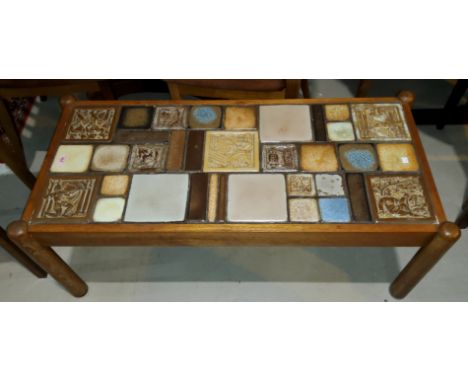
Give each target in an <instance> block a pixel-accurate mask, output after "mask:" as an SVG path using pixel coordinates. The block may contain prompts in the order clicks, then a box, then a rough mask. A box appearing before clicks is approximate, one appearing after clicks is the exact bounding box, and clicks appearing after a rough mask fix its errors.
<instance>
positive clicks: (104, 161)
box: [91, 145, 130, 172]
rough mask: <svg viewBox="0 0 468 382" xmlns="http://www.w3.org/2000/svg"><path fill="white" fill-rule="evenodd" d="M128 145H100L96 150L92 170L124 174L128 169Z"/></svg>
mask: <svg viewBox="0 0 468 382" xmlns="http://www.w3.org/2000/svg"><path fill="white" fill-rule="evenodd" d="M129 150H130V148H129V147H128V145H99V146H97V147H96V150H94V155H93V161H92V162H91V170H93V171H109V172H122V171H123V170H125V168H126V167H127V159H128V152H129Z"/></svg>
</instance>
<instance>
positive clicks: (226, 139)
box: [203, 131, 259, 172]
mask: <svg viewBox="0 0 468 382" xmlns="http://www.w3.org/2000/svg"><path fill="white" fill-rule="evenodd" d="M258 170H259V143H258V133H257V132H247V131H246V132H236V131H230V132H218V131H208V132H207V133H206V138H205V150H204V158H203V171H205V172H253V171H258Z"/></svg>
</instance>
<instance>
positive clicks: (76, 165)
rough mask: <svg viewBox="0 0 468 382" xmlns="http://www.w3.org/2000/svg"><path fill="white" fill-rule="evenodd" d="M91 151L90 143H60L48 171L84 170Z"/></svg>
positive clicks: (86, 167) (87, 164)
mask: <svg viewBox="0 0 468 382" xmlns="http://www.w3.org/2000/svg"><path fill="white" fill-rule="evenodd" d="M92 153H93V146H92V145H60V146H59V148H58V150H57V153H56V154H55V157H54V160H53V162H52V166H51V167H50V171H51V172H85V171H86V170H87V169H88V166H89V162H90V160H91V155H92Z"/></svg>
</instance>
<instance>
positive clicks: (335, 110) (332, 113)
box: [325, 105, 350, 121]
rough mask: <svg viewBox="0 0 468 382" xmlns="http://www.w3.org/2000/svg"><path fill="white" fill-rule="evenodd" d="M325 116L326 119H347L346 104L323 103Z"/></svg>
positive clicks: (347, 108)
mask: <svg viewBox="0 0 468 382" xmlns="http://www.w3.org/2000/svg"><path fill="white" fill-rule="evenodd" d="M325 116H326V117H327V121H347V120H349V117H350V114H349V107H348V105H325Z"/></svg>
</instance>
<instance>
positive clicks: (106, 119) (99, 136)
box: [65, 108, 115, 141]
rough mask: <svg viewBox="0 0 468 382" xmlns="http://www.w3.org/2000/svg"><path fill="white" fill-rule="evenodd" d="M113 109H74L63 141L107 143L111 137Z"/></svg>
mask: <svg viewBox="0 0 468 382" xmlns="http://www.w3.org/2000/svg"><path fill="white" fill-rule="evenodd" d="M114 116H115V109H114V108H92V109H75V110H74V111H73V115H72V117H71V121H70V125H69V126H68V129H67V132H66V134H65V140H76V141H80V140H89V141H108V140H110V139H111V136H112V125H113V121H114Z"/></svg>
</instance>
